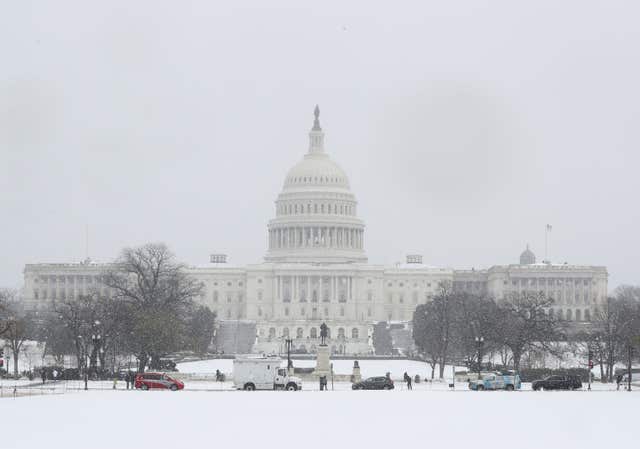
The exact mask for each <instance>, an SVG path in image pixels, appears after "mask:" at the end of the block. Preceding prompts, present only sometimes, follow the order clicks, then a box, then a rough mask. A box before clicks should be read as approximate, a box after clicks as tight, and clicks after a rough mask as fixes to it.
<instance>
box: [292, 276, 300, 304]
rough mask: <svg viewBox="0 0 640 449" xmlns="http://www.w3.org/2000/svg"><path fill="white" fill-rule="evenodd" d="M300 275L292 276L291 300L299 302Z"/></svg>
mask: <svg viewBox="0 0 640 449" xmlns="http://www.w3.org/2000/svg"><path fill="white" fill-rule="evenodd" d="M299 284H300V282H298V276H291V302H298V300H299V299H300V295H299V294H298V285H299Z"/></svg>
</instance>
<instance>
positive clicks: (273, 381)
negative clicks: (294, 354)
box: [233, 356, 302, 391]
mask: <svg viewBox="0 0 640 449" xmlns="http://www.w3.org/2000/svg"><path fill="white" fill-rule="evenodd" d="M282 362H283V361H282V359H280V357H265V356H263V357H239V358H235V359H234V360H233V384H234V386H235V388H236V389H238V390H247V391H253V390H288V391H297V390H302V380H300V378H299V377H295V376H289V375H288V374H287V369H286V368H284V367H283V366H282V365H283V363H282Z"/></svg>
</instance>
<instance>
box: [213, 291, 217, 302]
mask: <svg viewBox="0 0 640 449" xmlns="http://www.w3.org/2000/svg"><path fill="white" fill-rule="evenodd" d="M213 302H218V290H214V291H213Z"/></svg>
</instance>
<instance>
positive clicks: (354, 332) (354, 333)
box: [351, 327, 358, 338]
mask: <svg viewBox="0 0 640 449" xmlns="http://www.w3.org/2000/svg"><path fill="white" fill-rule="evenodd" d="M351 338H358V328H357V327H354V328H353V329H351Z"/></svg>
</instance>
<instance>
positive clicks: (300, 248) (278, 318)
mask: <svg viewBox="0 0 640 449" xmlns="http://www.w3.org/2000/svg"><path fill="white" fill-rule="evenodd" d="M314 114H315V119H314V122H313V127H312V128H311V131H310V132H309V148H308V150H307V152H306V154H304V156H303V157H302V159H301V160H300V161H299V162H298V163H297V164H295V165H294V166H293V167H292V168H291V169H290V170H289V172H288V173H287V175H286V177H285V179H284V185H283V187H282V191H281V192H280V194H279V195H278V197H277V199H276V202H275V216H274V218H273V219H271V220H270V221H269V224H268V226H267V233H268V248H267V250H266V254H265V257H264V261H263V262H262V263H259V264H255V265H248V266H242V267H234V266H231V265H229V264H227V263H226V255H223V254H214V255H211V260H210V263H209V264H208V265H206V266H199V267H192V268H189V273H190V274H191V275H192V276H194V277H195V278H197V279H198V280H200V281H201V282H202V283H203V285H204V293H203V294H202V296H201V297H200V298H198V301H199V302H200V303H201V304H203V305H206V306H208V307H209V308H211V309H212V310H213V311H215V312H216V313H217V316H218V320H219V323H218V326H219V329H218V337H219V338H218V340H220V341H221V342H222V341H225V342H226V343H225V344H224V348H225V349H224V350H225V352H234V351H235V352H238V351H239V352H247V351H249V350H250V351H253V352H282V350H283V342H284V339H287V338H291V339H292V340H293V347H294V349H296V350H298V351H303V352H314V351H315V349H316V347H317V345H318V344H319V336H320V325H321V324H322V323H323V322H325V323H326V324H327V326H328V328H329V346H330V347H331V350H332V352H334V353H347V354H368V353H371V352H372V351H373V346H372V334H373V327H374V325H375V324H376V323H381V322H385V323H392V324H393V326H394V327H395V328H397V329H405V330H409V327H410V321H411V319H412V315H413V312H414V310H415V308H416V306H417V305H418V304H422V303H425V302H427V301H429V300H430V299H431V298H432V297H433V296H434V295H435V294H437V292H438V289H439V286H440V285H441V284H443V283H448V284H450V285H452V286H453V288H454V289H455V290H458V291H467V292H470V293H474V294H484V295H490V296H492V297H494V298H496V299H501V298H504V297H505V296H507V295H509V294H512V293H514V292H515V293H519V292H523V291H543V292H545V293H546V294H548V295H550V296H551V297H553V298H554V299H555V303H554V306H553V307H552V308H551V309H550V310H549V313H554V314H556V315H557V316H558V317H560V318H562V319H565V320H570V321H589V320H590V319H591V317H592V316H593V313H594V311H595V309H596V308H597V307H598V304H599V303H601V302H602V301H604V300H605V299H606V296H607V270H606V268H605V267H601V266H577V265H569V264H552V263H549V262H547V261H542V262H541V263H537V262H536V258H535V255H534V254H533V253H532V252H531V251H530V250H529V249H528V248H527V249H526V250H525V251H524V252H523V253H522V255H521V257H520V261H519V262H520V263H514V264H510V265H496V266H492V267H490V268H488V269H486V270H454V269H449V268H435V267H431V266H427V265H424V264H423V263H422V257H421V256H420V255H408V256H407V259H406V263H404V264H398V265H393V266H383V265H373V264H369V263H368V259H367V255H366V251H365V242H366V239H365V223H364V221H363V220H362V219H361V218H360V217H359V216H358V202H357V200H356V197H355V195H354V193H353V192H352V191H351V188H350V185H349V178H348V177H347V174H346V173H345V171H344V170H343V169H342V168H341V167H340V166H339V165H338V164H337V163H336V162H334V161H333V160H332V159H331V158H330V157H329V154H328V153H327V152H326V151H325V146H324V131H323V130H322V128H321V126H320V118H319V115H320V112H319V109H318V107H317V106H316V109H315V111H314ZM104 268H105V265H101V264H97V263H92V262H81V263H77V264H63V263H59V264H58V263H38V264H28V265H26V266H25V269H24V289H23V300H24V305H25V308H27V309H44V308H47V307H50V305H51V304H52V303H53V302H54V301H56V300H67V299H71V298H75V297H78V296H79V295H82V294H86V293H87V292H88V291H90V290H91V289H93V288H98V289H100V288H102V287H101V285H100V282H99V280H100V276H101V273H102V271H103V270H104ZM106 293H108V292H106ZM239 340H240V341H239ZM221 344H222V343H221Z"/></svg>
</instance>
